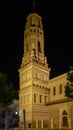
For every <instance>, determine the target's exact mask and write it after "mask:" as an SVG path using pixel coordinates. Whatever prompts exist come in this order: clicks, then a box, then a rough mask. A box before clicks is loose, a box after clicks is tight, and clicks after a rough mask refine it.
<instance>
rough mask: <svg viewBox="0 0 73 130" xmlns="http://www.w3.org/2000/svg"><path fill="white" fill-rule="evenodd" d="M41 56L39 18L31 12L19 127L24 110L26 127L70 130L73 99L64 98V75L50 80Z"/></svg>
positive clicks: (27, 24) (46, 64) (45, 60)
mask: <svg viewBox="0 0 73 130" xmlns="http://www.w3.org/2000/svg"><path fill="white" fill-rule="evenodd" d="M50 70H51V69H50V67H49V66H48V63H47V57H46V56H45V53H44V30H43V24H42V18H41V17H40V16H39V15H38V14H37V13H30V14H29V15H28V16H27V21H26V25H25V31H24V54H23V57H22V64H21V67H20V68H19V80H20V82H19V84H20V89H19V126H20V127H22V123H23V115H22V113H21V112H22V110H25V120H26V127H27V128H29V127H32V128H50V129H55V128H56V129H58V128H60V129H62V128H65V129H66V128H68V129H71V128H72V129H73V100H72V99H69V98H67V97H65V85H66V83H67V79H66V78H67V73H65V74H62V75H60V76H57V77H55V78H53V79H50Z"/></svg>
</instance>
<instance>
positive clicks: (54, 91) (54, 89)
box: [53, 87, 56, 95]
mask: <svg viewBox="0 0 73 130" xmlns="http://www.w3.org/2000/svg"><path fill="white" fill-rule="evenodd" d="M53 95H56V87H54V88H53Z"/></svg>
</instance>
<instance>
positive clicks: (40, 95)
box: [40, 95, 42, 103]
mask: <svg viewBox="0 0 73 130" xmlns="http://www.w3.org/2000/svg"><path fill="white" fill-rule="evenodd" d="M40 103H42V95H40Z"/></svg>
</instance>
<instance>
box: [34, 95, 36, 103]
mask: <svg viewBox="0 0 73 130" xmlns="http://www.w3.org/2000/svg"><path fill="white" fill-rule="evenodd" d="M34 102H36V94H34Z"/></svg>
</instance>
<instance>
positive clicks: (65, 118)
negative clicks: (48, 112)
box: [62, 110, 68, 126]
mask: <svg viewBox="0 0 73 130" xmlns="http://www.w3.org/2000/svg"><path fill="white" fill-rule="evenodd" d="M62 126H68V114H67V112H66V111H65V110H64V111H63V113H62Z"/></svg>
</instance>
